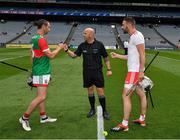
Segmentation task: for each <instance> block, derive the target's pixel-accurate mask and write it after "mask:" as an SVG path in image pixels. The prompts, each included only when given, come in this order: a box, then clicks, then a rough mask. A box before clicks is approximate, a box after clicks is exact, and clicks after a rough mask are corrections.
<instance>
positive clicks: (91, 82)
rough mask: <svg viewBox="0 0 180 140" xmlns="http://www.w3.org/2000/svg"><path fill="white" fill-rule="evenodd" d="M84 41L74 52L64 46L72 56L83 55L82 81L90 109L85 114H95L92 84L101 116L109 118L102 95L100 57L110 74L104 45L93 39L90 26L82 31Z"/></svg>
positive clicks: (93, 35) (89, 115)
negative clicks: (101, 112) (101, 111)
mask: <svg viewBox="0 0 180 140" xmlns="http://www.w3.org/2000/svg"><path fill="white" fill-rule="evenodd" d="M83 37H84V40H85V41H84V42H83V43H81V44H80V45H79V46H78V48H77V50H76V51H75V52H72V51H70V50H69V49H68V48H67V46H65V47H64V50H65V52H67V53H68V55H69V56H71V57H72V58H76V57H77V56H81V54H82V55H83V82H84V85H83V86H84V88H87V92H88V98H89V103H90V106H91V109H90V111H89V113H88V114H87V117H88V118H90V117H92V116H93V115H95V96H94V86H95V87H96V91H97V94H98V97H99V102H100V104H101V106H102V109H103V117H104V119H106V120H109V114H108V112H107V110H106V98H105V95H104V77H103V72H102V67H103V65H102V59H101V56H102V57H103V58H104V62H105V64H106V67H107V73H106V75H107V76H110V75H112V71H111V67H110V62H109V59H108V54H107V52H106V49H105V47H104V45H103V44H102V43H101V42H100V41H98V40H96V39H95V31H94V29H92V28H86V29H85V30H84V31H83Z"/></svg>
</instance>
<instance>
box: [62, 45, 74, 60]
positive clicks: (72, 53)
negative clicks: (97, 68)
mask: <svg viewBox="0 0 180 140" xmlns="http://www.w3.org/2000/svg"><path fill="white" fill-rule="evenodd" d="M64 51H65V52H67V54H68V55H69V56H70V57H72V58H76V57H77V55H76V54H75V53H74V52H73V51H71V50H69V49H68V47H67V46H66V47H65V48H64Z"/></svg>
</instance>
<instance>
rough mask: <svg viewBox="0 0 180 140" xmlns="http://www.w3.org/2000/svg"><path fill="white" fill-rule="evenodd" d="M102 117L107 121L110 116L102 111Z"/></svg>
mask: <svg viewBox="0 0 180 140" xmlns="http://www.w3.org/2000/svg"><path fill="white" fill-rule="evenodd" d="M103 117H104V119H105V120H109V118H110V116H109V113H108V112H107V111H104V112H103Z"/></svg>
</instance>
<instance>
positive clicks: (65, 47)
mask: <svg viewBox="0 0 180 140" xmlns="http://www.w3.org/2000/svg"><path fill="white" fill-rule="evenodd" d="M58 48H59V49H60V50H62V49H63V50H64V51H65V52H67V51H68V45H67V44H65V43H59V44H58Z"/></svg>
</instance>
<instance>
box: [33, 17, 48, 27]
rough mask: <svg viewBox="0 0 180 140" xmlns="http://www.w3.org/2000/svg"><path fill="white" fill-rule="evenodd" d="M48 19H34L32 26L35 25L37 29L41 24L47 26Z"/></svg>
mask: <svg viewBox="0 0 180 140" xmlns="http://www.w3.org/2000/svg"><path fill="white" fill-rule="evenodd" d="M48 22H49V21H47V20H45V19H40V20H37V21H34V26H37V28H38V29H40V28H41V27H42V25H45V26H47V24H48Z"/></svg>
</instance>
